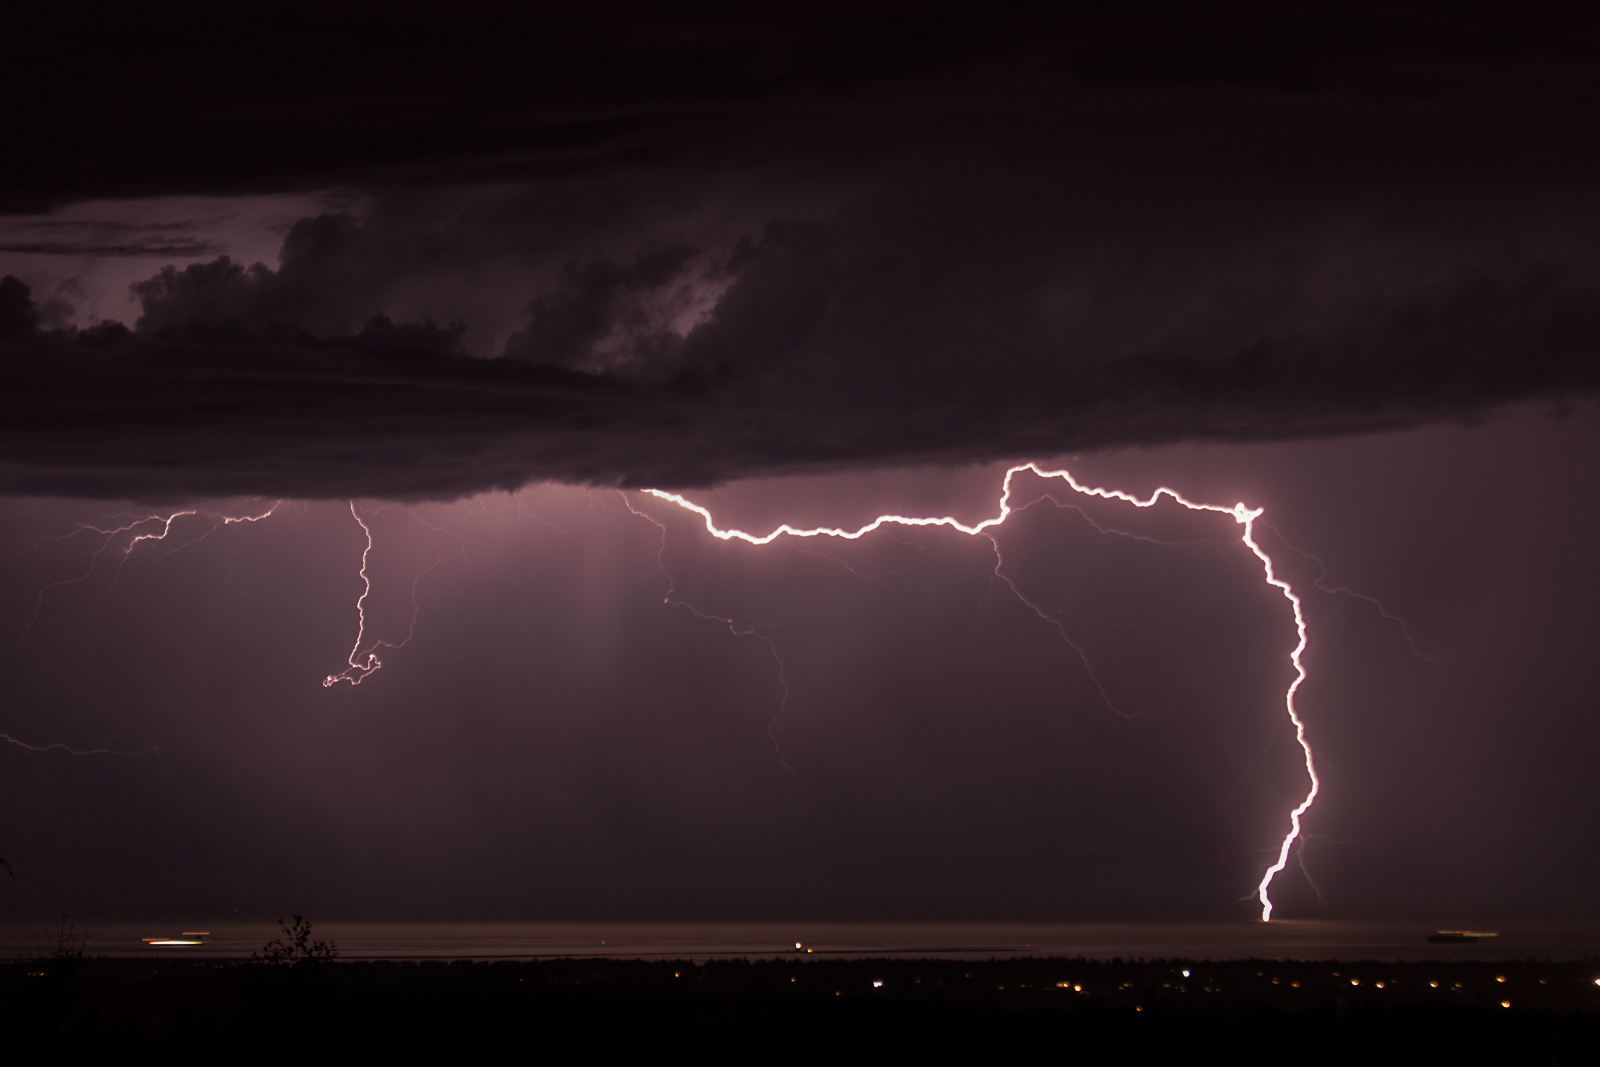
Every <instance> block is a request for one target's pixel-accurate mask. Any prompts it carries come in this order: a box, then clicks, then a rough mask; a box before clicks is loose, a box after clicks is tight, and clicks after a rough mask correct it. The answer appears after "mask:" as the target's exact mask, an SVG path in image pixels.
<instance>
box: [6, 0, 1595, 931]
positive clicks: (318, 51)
mask: <svg viewBox="0 0 1600 1067" xmlns="http://www.w3.org/2000/svg"><path fill="white" fill-rule="evenodd" d="M7 20H8V25H7V29H6V31H5V34H4V40H3V42H0V92H3V96H4V99H6V100H7V102H8V104H7V108H6V118H5V119H4V126H3V129H4V131H5V133H4V138H3V142H0V143H3V150H0V275H3V276H5V280H4V281H3V282H0V493H4V494H5V495H4V496H3V497H0V733H3V735H4V740H3V741H0V856H4V857H5V859H6V860H7V861H9V863H10V864H11V866H12V868H13V870H14V871H15V879H14V880H12V879H6V880H5V881H4V882H0V900H3V901H4V904H3V906H0V915H4V916H6V917H9V918H31V917H34V916H36V915H54V914H59V913H61V912H63V911H66V912H70V913H72V914H78V915H104V916H127V917H144V916H154V915H166V914H171V915H179V914H182V915H195V916H202V915H214V916H217V917H226V916H231V915H233V914H235V912H236V911H237V914H238V915H239V916H240V917H251V918H258V917H263V916H273V915H276V914H279V913H282V912H284V911H287V910H295V911H303V912H305V913H307V914H313V915H316V916H319V917H330V918H331V917H339V918H374V919H405V918H429V919H449V918H463V919H465V918H506V919H562V918H584V919H592V918H651V919H656V918H660V919H668V918H682V919H742V918H794V919H813V918H814V919H822V918H830V919H832V918H840V919H843V918H852V919H853V918H862V919H896V918H907V919H910V918H916V919H981V918H1014V917H1032V918H1049V919H1061V920H1074V919H1091V918H1129V919H1134V918H1137V919H1166V918H1202V917H1203V918H1248V917H1251V916H1254V915H1256V914H1257V913H1258V911H1259V907H1258V906H1257V905H1256V904H1254V903H1253V899H1254V896H1255V892H1256V886H1257V883H1258V882H1259V881H1260V879H1261V877H1262V873H1263V872H1264V871H1265V870H1266V869H1267V867H1268V865H1269V864H1271V863H1272V862H1273V860H1274V859H1275V858H1276V857H1277V855H1278V848H1279V842H1280V841H1281V840H1282V839H1283V837H1284V834H1285V833H1286V832H1287V830H1288V828H1289V811H1290V809H1292V808H1293V807H1294V806H1295V805H1296V804H1297V803H1299V801H1300V800H1301V798H1302V797H1304V795H1305V792H1306V788H1307V785H1308V781H1307V777H1306V772H1305V767H1304V764H1303V762H1302V754H1301V750H1300V748H1299V747H1298V745H1297V743H1296V740H1295V735H1294V730H1293V727H1292V724H1291V722H1290V720H1289V717H1288V714H1287V712H1286V710H1285V707H1284V692H1285V689H1286V688H1287V686H1288V685H1289V683H1290V682H1291V681H1292V680H1293V678H1294V676H1295V674H1294V666H1293V663H1292V662H1291V659H1290V653H1291V651H1292V650H1293V649H1294V647H1295V642H1296V631H1295V623H1294V617H1293V614H1292V612H1291V606H1290V604H1289V602H1288V600H1286V599H1285V597H1284V596H1283V595H1282V594H1281V593H1280V592H1279V591H1278V590H1276V589H1274V588H1272V587H1271V586H1269V585H1267V584H1266V582H1265V580H1264V575H1263V569H1262V564H1261V561H1260V560H1259V559H1258V558H1257V557H1256V556H1254V555H1253V554H1252V553H1251V552H1250V551H1249V549H1248V548H1247V547H1246V546H1245V545H1244V544H1243V543H1242V542H1241V540H1240V535H1241V532H1242V527H1241V526H1240V525H1239V524H1238V523H1237V522H1235V521H1234V519H1233V517H1232V516H1230V515H1226V514H1217V513H1206V512H1190V511H1186V510H1185V509H1183V508H1181V507H1179V506H1177V505H1175V504H1173V503H1171V502H1170V501H1167V502H1165V503H1161V504H1158V505H1156V506H1153V507H1151V508H1148V509H1140V508H1134V507H1132V506H1130V505H1128V504H1125V503H1122V502H1119V501H1104V500H1093V499H1090V498H1086V497H1083V496H1081V495H1078V494H1076V493H1074V492H1072V490H1071V489H1070V487H1069V486H1067V485H1066V484H1065V483H1064V482H1063V481H1061V480H1059V479H1057V480H1044V479H1040V478H1038V477H1036V476H1035V475H1033V474H1031V473H1021V474H1018V475H1016V476H1015V478H1014V480H1013V483H1012V494H1011V500H1010V503H1011V506H1012V507H1013V508H1014V509H1015V510H1014V511H1013V513H1012V514H1011V516H1010V517H1009V518H1008V519H1007V521H1006V522H1005V523H1004V524H1002V525H999V526H994V527H991V528H989V529H988V530H987V531H986V532H985V534H981V535H969V534H965V533H962V532H960V531H959V530H955V529H950V528H937V527H924V528H906V527H895V526H891V527H886V528H884V529H882V530H879V531H877V532H874V533H872V534H869V535H867V536H864V537H862V538H860V539H858V540H841V539H837V538H825V537H823V538H807V539H798V538H793V537H779V538H778V539H776V540H775V541H773V542H772V543H771V544H768V545H763V546H754V545H750V544H745V543H742V542H739V541H737V540H733V541H724V540H718V539H716V538H714V537H712V536H710V534H709V533H708V532H707V529H706V526H705V523H704V522H703V521H702V519H701V518H700V517H699V516H698V515H695V514H693V513H691V512H689V511H687V510H685V509H683V508H680V507H678V506H676V505H675V504H674V503H672V502H671V501H670V500H666V499H663V498H660V497H656V496H651V495H649V494H647V493H645V492H643V490H645V489H650V488H657V489H662V490H670V491H674V492H678V493H681V494H683V496H684V497H685V498H687V499H688V500H690V501H693V502H695V503H697V504H699V505H703V506H705V507H707V508H709V509H710V511H711V513H712V515H713V516H714V517H715V521H716V523H717V525H718V526H719V527H723V528H729V527H736V528H738V529H741V530H745V531H749V532H751V533H753V534H756V535H765V534H767V533H769V532H770V531H772V530H774V529H775V528H776V527H777V526H778V525H780V524H783V523H789V524H790V525H792V526H794V527H810V526H817V525H825V526H830V527H840V528H845V529H852V530H853V529H855V528H857V527H859V526H861V525H863V524H866V523H868V522H870V521H871V520H872V519H873V518H874V517H876V516H878V515H880V514H885V513H893V514H899V515H903V516H912V517H939V516H951V517H953V518H955V519H957V520H959V521H960V522H961V523H963V524H967V525H969V526H970V525H972V524H975V523H977V522H979V521H980V520H983V519H986V518H991V517H994V516H996V515H997V514H998V508H999V497H1000V491H1001V486H1002V483H1003V480H1004V477H1005V473H1006V470H1007V468H1008V467H1009V466H1011V465H1013V464H1017V463H1027V462H1030V461H1036V462H1037V463H1038V464H1039V466H1040V467H1041V468H1043V469H1045V470H1055V469H1063V468H1064V469H1069V470H1070V471H1071V472H1072V473H1073V475H1074V476H1075V477H1076V478H1078V479H1079V481H1080V482H1081V483H1082V484H1084V485H1087V486H1099V487H1105V488H1112V489H1121V490H1125V491H1127V492H1129V493H1133V494H1137V495H1139V496H1141V497H1146V496H1148V495H1149V494H1150V493H1151V492H1153V491H1154V490H1155V489H1156V488H1157V487H1159V486H1162V485H1166V486H1170V487H1171V488H1173V489H1175V490H1177V491H1179V492H1181V493H1183V494H1185V495H1186V496H1187V497H1188V498H1189V499H1190V500H1193V501H1200V502H1206V503H1210V504H1216V505H1221V506H1223V507H1225V508H1232V507H1233V505H1234V504H1235V503H1239V502H1242V503H1244V504H1246V505H1248V506H1249V507H1250V508H1261V509H1264V510H1263V512H1262V515H1261V516H1260V518H1258V519H1256V520H1255V523H1254V526H1253V528H1252V529H1253V532H1254V535H1255V537H1256V540H1257V542H1258V544H1259V545H1260V547H1261V549H1262V551H1264V552H1265V553H1266V554H1267V555H1268V556H1269V557H1270V558H1271V560H1272V562H1273V565H1274V567H1275V568H1276V573H1277V574H1278V575H1279V576H1280V577H1281V578H1283V579H1285V580H1286V581H1287V582H1289V583H1290V584H1291V585H1292V587H1293V589H1294V591H1295V592H1296V593H1297V594H1298V595H1299V597H1300V599H1301V601H1302V602H1303V607H1304V614H1305V620H1306V624H1307V630H1308V645H1307V649H1306V651H1305V653H1304V655H1303V657H1302V659H1303V664H1304V666H1305V668H1306V670H1307V672H1308V680H1307V681H1306V683H1305V684H1304V686H1303V687H1302V688H1301V689H1300V691H1299V694H1298V696H1297V698H1296V699H1297V706H1298V708H1299V712H1300V714H1301V717H1302V718H1303V720H1304V722H1305V726H1306V736H1307V738H1308V740H1309V743H1310V745H1311V746H1312V748H1313V749H1314V751H1315V758H1316V765H1317V768H1318V774H1319V776H1320V778H1321V782H1322V792H1321V794H1320V795H1319V796H1318V798H1317V800H1316V804H1315V805H1314V806H1313V807H1312V809H1311V810H1310V812H1309V813H1308V814H1307V816H1306V818H1305V832H1304V835H1303V836H1302V837H1301V839H1300V840H1298V841H1297V842H1296V843H1295V846H1294V848H1293V849H1292V850H1291V853H1290V856H1289V861H1288V866H1287V868H1286V869H1285V870H1284V871H1283V872H1282V873H1281V874H1280V875H1278V876H1277V878H1276V880H1275V881H1274V882H1273V890H1272V896H1273V899H1274V901H1275V902H1276V904H1277V908H1278V910H1277V912H1276V914H1277V915H1279V916H1280V917H1322V918H1362V917H1371V918H1375V917H1389V916H1401V915H1403V916H1428V917H1430V918H1431V917H1438V918H1439V919H1440V921H1441V922H1452V921H1459V922H1463V923H1466V922H1471V921H1474V920H1479V919H1497V918H1500V917H1517V918H1571V917H1575V916H1580V915H1582V914H1584V909H1585V908H1588V907H1590V906H1592V902H1593V886H1594V884H1595V880H1596V878H1597V876H1600V850H1597V848H1596V840H1597V834H1600V779H1597V775H1596V772H1595V769H1594V758H1595V753H1596V752H1597V751H1600V716H1597V715H1596V714H1595V713H1596V711H1597V707H1596V701H1595V697H1594V695H1593V692H1594V690H1593V663H1594V652H1593V649H1594V647H1595V644H1596V640H1597V638H1600V622H1597V620H1596V617H1595V613H1594V610H1593V601H1594V596H1595V593H1596V590H1597V588H1600V581H1597V579H1600V565H1597V562H1596V554H1595V551H1594V533H1593V531H1594V530H1595V529H1597V528H1600V493H1597V489H1600V464H1597V462H1596V456H1597V455H1600V409H1597V407H1596V404H1595V395H1596V391H1597V389H1600V196H1596V193H1595V190H1596V189H1600V137H1596V131H1597V130H1600V15H1596V14H1595V13H1594V12H1593V11H1589V10H1582V9H1580V7H1579V5H1565V4H1555V3H1520V4H1512V3H1500V2H1490V0H1485V2H1483V3H1477V4H1462V3H1444V2H1438V3H1434V2H1418V3H1408V4H1393V3H1371V4H1365V3H1300V4H1281V3H1266V2H1261V3H1255V2H1245V0H1241V2H1236V3H1221V2H1199V0H1196V2H1176V0H1171V2H1149V3H1125V4H1112V3H1099V4H1082V5H1063V6H1062V7H1061V8H1060V10H1059V11H1057V12H1056V13H1055V14H1051V15H1037V14H1033V13H1027V14H1025V13H1023V12H1022V9H1021V8H1020V6H1019V7H1018V8H1017V9H1016V10H1014V11H1011V12H1006V11H1003V10H996V9H995V6H994V5H989V4H978V3H967V2H964V0H952V2H949V3H933V4H929V3H914V4H913V3H900V2H883V3H870V2H869V3H848V4H847V3H840V4H809V5H804V6H795V5H788V6H771V5H768V6H759V7H752V6H749V5H715V4H699V5H696V4H689V5H672V6H671V9H670V12H669V10H668V9H666V8H663V7H662V6H661V5H654V4H643V3H641V4H629V3H587V4H583V5H573V6H571V7H560V6H555V5H518V4H497V3H478V4H460V3H455V4H450V5H442V4H441V5H438V6H436V7H432V6H428V5H418V4H411V5H404V6H397V5H392V4H359V3H352V4H332V5H330V4H307V3H300V2H283V3H274V4H263V5H255V6H253V7H252V8H251V10H250V11H249V12H247V13H241V12H228V11H221V10H214V9H212V8H211V7H202V6H194V5H187V4H159V3H158V4H151V5H136V6H124V7H122V8H118V9H115V10H112V11H109V12H103V13H97V14H95V15H94V16H92V17H91V16H90V15H89V14H88V13H86V12H84V11H77V10H68V9H66V8H65V7H64V6H62V5H56V6H52V7H50V8H48V9H44V8H41V9H40V10H36V11H32V12H21V13H16V14H8V16H7ZM369 540H370V546H369ZM364 551H365V553H366V554H365V557H364V555H363V553H364ZM364 559H365V570H364V571H363V560H364ZM364 577H365V580H364ZM364 593H365V596H364V598H363V594H364ZM358 633H359V634H360V637H361V640H360V642H359V644H358V646H357V647H356V648H355V649H354V651H352V643H353V642H357V638H358ZM369 653H375V654H376V656H377V658H378V660H380V661H381V667H378V668H377V669H375V670H372V669H370V667H371V666H372V665H371V664H370V663H369V661H368V659H367V656H368V654H369ZM347 668H348V670H347ZM341 674H342V675H343V677H342V678H340V677H339V676H340V675H341ZM325 679H332V684H330V685H326V686H325V685H324V684H323V683H324V680H325ZM355 682H359V684H352V683H355Z"/></svg>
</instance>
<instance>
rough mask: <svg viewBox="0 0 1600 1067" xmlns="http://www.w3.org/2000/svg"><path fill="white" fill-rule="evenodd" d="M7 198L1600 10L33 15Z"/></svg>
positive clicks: (635, 142) (1482, 45)
mask: <svg viewBox="0 0 1600 1067" xmlns="http://www.w3.org/2000/svg"><path fill="white" fill-rule="evenodd" d="M8 19H9V21H8V26H7V34H6V37H7V41H8V42H9V43H8V45H7V46H6V47H5V53H4V62H3V63H0V91H3V98H4V99H6V100H7V101H9V102H10V107H9V108H8V116H7V159H6V167H5V168H4V170H3V174H0V211H10V212H17V211H38V210H43V209H45V208H48V207H50V206H54V205H60V204H64V203H69V202H73V201H78V200H84V199H100V198H119V197H139V196H152V195H162V194H172V193H206V194H223V195H226V194H241V193H250V192H277V191H284V190H315V189H322V188H326V187H329V186H358V185H370V184H372V183H375V182H378V183H381V182H393V181H400V182H418V181H421V182H445V183H457V182H462V181H475V180H503V179H508V178H510V179H523V178H528V177H530V176H538V175H541V174H553V173H565V172H573V171H592V170H594V169H596V168H600V167H607V166H614V165H617V164H620V163H626V162H629V161H637V160H641V159H650V158H656V159H659V158H671V157H675V156H678V155H681V154H682V153H683V152H685V151H686V150H688V149H689V147H690V146H692V145H695V144H702V143H705V142H707V141H715V140H717V139H719V138H723V137H727V136H730V135H732V134H735V133H737V132H739V131H742V130H748V129H750V128H752V127H755V126H760V125H762V124H764V123H767V122H770V121H771V119H772V118H773V117H774V115H781V114H785V113H792V112H794V111H807V110H810V111H829V110H837V109H838V108H840V107H846V106H849V107H858V106H859V107H865V106H874V105H877V104H881V103H883V102H885V101H902V100H905V99H908V98H926V97H928V96H930V95H933V96H952V95H957V96H958V95H966V94H971V93H973V92H975V91H982V90H984V89H988V88H993V87H995V86H1013V87H1022V88H1024V89H1026V90H1028V91H1030V92H1033V91H1038V90H1049V89H1051V88H1055V87H1064V88H1067V89H1069V90H1072V91H1084V92H1093V93H1142V92H1150V91H1159V92H1173V91H1176V92H1185V91H1189V90H1192V89H1195V88H1197V87H1200V88H1217V87H1220V88H1226V89H1246V90H1250V91H1256V92H1267V93H1277V94H1283V93H1293V94H1307V93H1311V94H1317V93H1323V94H1327V93H1332V94H1358V95H1363V96H1373V95H1396V94H1400V95H1416V94H1428V93H1437V92H1442V91H1451V90H1455V89H1458V88H1460V87H1461V86H1463V85H1466V86H1470V85H1474V84H1476V83H1478V82H1480V81H1481V80H1483V79H1485V78H1490V77H1498V76H1502V75H1504V74H1506V73H1508V72H1512V73H1515V72H1518V71H1524V70H1542V69H1549V68H1552V67H1562V66H1566V67H1570V66H1573V65H1578V66H1582V65H1584V64H1592V63H1593V62H1594V61H1595V59H1596V57H1597V55H1600V47H1597V45H1600V34H1597V32H1596V16H1595V15H1594V13H1593V11H1592V10H1590V9H1586V8H1584V7H1583V6H1582V5H1573V4H1565V3H1554V2H1547V3H1518V4H1479V5H1471V6H1467V5H1460V4H1453V3H1445V2H1436V3H1421V4H1409V5H1404V6H1397V5H1391V4H1380V3H1371V4H1340V5H1333V4H1328V5H1282V4H1272V3H1266V2H1258V3H1250V2H1243V3H1182V2H1177V0H1149V2H1145V3H1138V4H1112V3H1094V4H1074V5H1062V6H1060V7H1059V8H1058V9H1056V10H1055V11H1053V12H1048V13H1046V12H1040V11H1039V10H1038V9H1037V7H1030V8H1028V9H1018V10H1005V9H997V7H996V5H993V4H980V3H975V2H963V0H952V2H946V3H941V4H927V3H921V2H910V0H880V2H876V3H812V4H805V5H765V6H762V7H760V8H753V9H752V8H730V7H729V6H728V5H723V4H714V3H702V4H688V5H672V6H671V7H670V8H663V7H661V5H657V4H648V3H598V4H595V3H591V4H549V3H547V4H533V5H506V4H499V3H477V4H459V3H451V4H443V3H438V4H416V3H413V4H405V5H391V4H377V3H344V4H320V3H318V4H313V3H307V2H303V0H289V2H283V3H277V4H270V5H259V6H258V5H252V6H250V7H248V8H241V9H237V10H206V11H205V12H204V13H203V15H202V14H200V13H198V12H197V11H196V9H194V8H193V7H192V6H190V5H188V4H183V3H172V2H168V3H157V4H141V5H138V7H137V8H122V7H109V8H104V9H100V10H97V11H95V13H94V17H92V18H89V17H85V16H84V15H83V14H82V13H81V12H80V11H78V10H77V9H74V8H68V7H61V6H59V5H32V6H30V7H29V8H27V9H25V10H21V11H16V12H12V13H11V14H10V15H9V16H8Z"/></svg>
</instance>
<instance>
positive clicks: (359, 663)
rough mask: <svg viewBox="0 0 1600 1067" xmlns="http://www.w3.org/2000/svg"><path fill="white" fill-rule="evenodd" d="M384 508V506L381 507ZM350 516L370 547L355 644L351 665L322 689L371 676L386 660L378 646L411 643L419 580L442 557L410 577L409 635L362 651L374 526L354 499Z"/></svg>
mask: <svg viewBox="0 0 1600 1067" xmlns="http://www.w3.org/2000/svg"><path fill="white" fill-rule="evenodd" d="M380 510H382V509H380ZM350 517H351V518H353V519H355V520H356V525H357V526H359V527H361V532H362V534H364V535H365V536H366V539H367V547H366V548H364V549H362V550H361V595H360V596H359V597H357V598H356V643H355V644H353V645H351V646H350V655H349V656H348V657H346V662H347V663H348V664H349V666H348V667H346V668H345V669H344V670H342V671H340V672H339V673H338V674H330V675H328V676H327V677H326V678H324V679H323V680H322V688H324V689H328V688H330V687H332V686H334V685H337V684H338V683H339V682H349V683H350V684H351V685H360V684H361V683H362V682H363V681H364V680H365V679H366V677H367V676H368V675H370V674H372V673H374V672H375V671H377V670H378V669H379V668H380V667H382V666H383V661H382V660H381V659H379V658H378V649H379V647H383V648H404V647H405V646H406V645H407V644H409V643H410V641H411V638H412V637H413V636H414V635H415V634H416V632H417V583H418V582H420V581H421V580H422V576H423V575H424V574H427V573H428V572H429V571H431V570H433V568H435V567H437V566H438V565H439V558H440V557H439V556H438V555H437V554H435V555H434V559H433V562H432V563H430V564H428V565H427V566H426V567H424V568H422V569H421V570H420V571H418V572H417V574H416V577H414V578H412V580H411V625H410V627H408V628H407V630H406V635H405V637H403V638H402V639H401V640H399V641H397V642H396V641H374V642H372V644H371V645H370V646H369V647H368V648H367V649H366V651H365V653H363V652H362V649H361V646H362V645H363V644H365V643H366V640H367V597H368V596H370V595H371V594H372V579H371V578H370V577H369V576H368V575H367V557H368V556H370V555H371V554H372V528H371V527H369V526H368V525H367V522H366V520H365V519H363V518H362V517H361V513H360V512H359V511H357V510H356V504H355V501H353V500H352V501H351V502H350Z"/></svg>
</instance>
